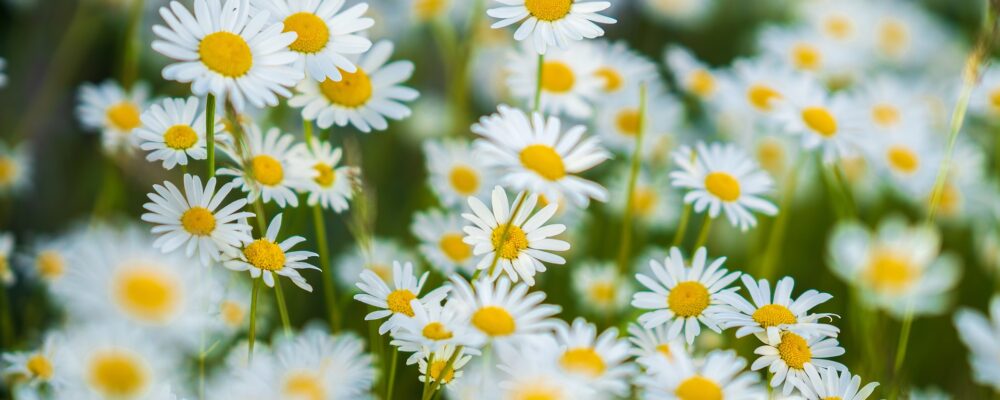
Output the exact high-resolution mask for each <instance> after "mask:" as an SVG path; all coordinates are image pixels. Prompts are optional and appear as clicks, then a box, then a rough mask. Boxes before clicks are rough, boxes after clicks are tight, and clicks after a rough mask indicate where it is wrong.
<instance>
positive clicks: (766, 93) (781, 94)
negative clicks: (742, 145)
mask: <svg viewBox="0 0 1000 400" xmlns="http://www.w3.org/2000/svg"><path fill="white" fill-rule="evenodd" d="M803 79H805V78H803V77H801V76H800V75H799V73H797V72H795V71H793V70H792V69H791V68H789V67H788V66H787V65H785V64H783V63H781V62H778V61H777V60H775V59H773V58H770V57H754V58H750V59H740V60H736V61H735V62H733V65H732V68H731V69H730V73H729V74H726V75H724V76H722V77H721V78H720V82H719V92H720V94H719V96H718V97H717V98H716V100H717V101H718V102H719V103H722V105H719V106H718V108H720V109H725V108H731V109H732V110H733V112H734V113H735V114H737V115H740V116H750V118H752V119H753V120H754V123H756V124H759V125H763V126H765V127H770V126H772V125H774V123H773V121H774V120H773V119H772V118H771V117H773V116H774V114H775V111H776V110H777V109H778V108H779V105H780V103H781V102H782V101H783V100H784V99H785V98H786V97H787V96H788V93H789V91H790V90H791V89H792V87H793V86H794V85H795V84H797V83H798V82H801V81H802V80H803ZM736 123H737V124H740V125H739V126H738V128H744V129H745V127H746V125H745V121H739V120H738V121H737V122H736Z"/></svg>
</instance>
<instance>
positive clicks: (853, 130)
mask: <svg viewBox="0 0 1000 400" xmlns="http://www.w3.org/2000/svg"><path fill="white" fill-rule="evenodd" d="M855 108H856V106H854V105H852V104H851V102H850V99H849V98H848V97H847V96H846V95H843V94H836V95H830V94H829V93H827V91H826V89H823V88H822V87H820V86H818V84H817V83H815V82H812V81H810V80H808V79H803V80H800V81H799V82H797V83H796V84H795V85H793V87H792V88H791V89H790V90H789V91H788V92H787V93H786V94H785V101H782V102H781V103H780V107H779V108H778V109H777V110H775V114H774V118H776V119H777V122H778V123H779V125H780V126H782V127H783V128H784V130H785V131H786V132H788V133H790V134H792V135H795V136H799V137H800V138H801V140H802V147H803V148H805V149H807V150H816V151H818V152H819V154H820V155H821V156H822V157H823V161H825V162H827V163H832V162H833V161H836V160H838V159H840V158H843V157H845V156H849V155H852V154H854V153H855V152H856V150H857V148H856V147H857V146H858V144H859V143H860V141H861V137H860V136H859V135H860V130H861V125H860V124H859V123H858V121H857V120H856V118H851V117H852V115H855V114H856V112H854V111H853V110H854V109H855Z"/></svg>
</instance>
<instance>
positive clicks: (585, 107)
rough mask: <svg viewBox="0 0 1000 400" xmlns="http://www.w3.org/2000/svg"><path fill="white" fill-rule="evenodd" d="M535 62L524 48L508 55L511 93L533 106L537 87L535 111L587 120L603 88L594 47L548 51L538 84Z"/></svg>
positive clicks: (583, 44) (508, 82)
mask: <svg viewBox="0 0 1000 400" xmlns="http://www.w3.org/2000/svg"><path fill="white" fill-rule="evenodd" d="M533 1H534V0H533ZM560 1H561V0H560ZM538 61H539V59H538V55H536V54H534V53H532V52H531V51H530V50H528V49H521V51H519V52H516V53H512V54H511V56H510V61H509V68H508V73H509V74H510V75H509V77H508V78H507V84H508V86H510V91H511V94H513V95H514V97H517V98H519V99H521V100H523V101H524V103H525V104H533V102H534V98H535V95H536V92H537V91H538V89H539V88H541V91H542V94H541V103H542V104H541V107H540V108H539V109H540V110H541V111H543V112H545V113H546V114H550V115H556V116H559V115H565V116H569V117H573V118H577V119H584V118H588V117H590V115H591V114H592V113H593V105H592V103H593V102H594V101H596V100H597V96H598V95H599V93H600V91H601V90H602V88H603V87H604V86H605V85H606V82H605V78H602V77H601V76H599V75H598V72H599V71H600V68H601V58H600V54H598V53H597V51H596V49H595V48H594V46H593V45H591V44H589V43H578V44H574V45H573V46H570V47H568V48H566V49H564V50H558V51H553V52H550V53H549V54H548V55H546V56H545V59H544V60H541V61H542V65H541V69H542V72H541V83H539V81H538V78H539V76H538V68H539V65H538Z"/></svg>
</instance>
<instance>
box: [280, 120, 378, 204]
mask: <svg viewBox="0 0 1000 400" xmlns="http://www.w3.org/2000/svg"><path fill="white" fill-rule="evenodd" d="M290 152H291V153H292V154H295V156H294V157H293V158H292V159H291V161H292V163H295V164H300V165H298V166H296V167H295V169H298V170H303V169H305V170H309V169H312V170H314V171H315V174H314V176H313V178H312V180H311V181H308V182H307V183H306V184H305V185H303V186H304V188H305V189H304V190H305V192H306V193H309V197H308V199H307V200H306V203H307V204H309V205H310V206H314V205H316V204H319V205H320V206H321V207H323V208H326V209H332V210H333V211H335V212H337V213H340V212H343V211H345V210H347V207H348V204H347V202H348V201H350V200H351V197H353V196H354V189H355V187H357V186H358V176H359V175H360V173H361V170H360V169H359V168H358V167H352V166H348V165H344V166H341V167H338V166H337V164H339V163H340V158H341V154H342V150H341V149H340V147H333V145H332V144H330V142H327V141H323V140H319V139H315V138H314V139H313V140H312V142H310V143H299V144H296V145H295V146H293V147H292V149H291V151H290Z"/></svg>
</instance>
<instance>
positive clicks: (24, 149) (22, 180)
mask: <svg viewBox="0 0 1000 400" xmlns="http://www.w3.org/2000/svg"><path fill="white" fill-rule="evenodd" d="M31 172H32V162H31V158H30V155H29V154H28V142H22V143H21V144H18V145H16V146H13V147H11V146H9V145H8V144H7V143H6V142H4V141H0V196H5V197H6V196H10V195H12V194H18V193H20V192H21V191H23V190H25V189H26V188H28V187H29V185H30V182H29V179H31Z"/></svg>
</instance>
